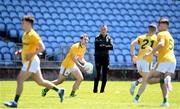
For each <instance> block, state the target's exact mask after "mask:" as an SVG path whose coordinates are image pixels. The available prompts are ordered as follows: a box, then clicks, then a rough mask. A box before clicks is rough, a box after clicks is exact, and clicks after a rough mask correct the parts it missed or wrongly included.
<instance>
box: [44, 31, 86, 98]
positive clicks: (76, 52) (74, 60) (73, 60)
mask: <svg viewBox="0 0 180 109" xmlns="http://www.w3.org/2000/svg"><path fill="white" fill-rule="evenodd" d="M88 41H89V38H88V36H87V34H83V35H82V36H81V37H80V42H78V43H75V44H73V45H72V46H71V48H70V50H69V52H68V54H67V56H66V58H65V59H64V60H63V62H62V64H61V68H60V72H59V77H58V79H57V80H54V81H53V83H54V84H56V85H58V84H61V83H63V82H64V81H65V80H66V78H67V77H68V76H69V74H72V75H73V76H74V77H75V78H76V81H75V83H74V85H73V87H72V91H71V94H70V96H72V97H73V96H75V91H76V90H77V89H78V88H79V86H80V84H81V82H82V80H83V79H84V78H83V75H82V73H81V71H80V69H84V68H83V65H84V64H85V62H86V61H85V59H84V54H85V52H86V45H87V43H88ZM79 68H80V69H79ZM48 91H49V89H48V88H45V89H43V90H42V96H46V93H47V92H48Z"/></svg>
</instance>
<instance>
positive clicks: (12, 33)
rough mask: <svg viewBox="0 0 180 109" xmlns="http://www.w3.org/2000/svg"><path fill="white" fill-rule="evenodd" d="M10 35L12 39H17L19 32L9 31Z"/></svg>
mask: <svg viewBox="0 0 180 109" xmlns="http://www.w3.org/2000/svg"><path fill="white" fill-rule="evenodd" d="M9 35H10V37H11V38H17V37H18V33H17V30H15V29H11V30H9Z"/></svg>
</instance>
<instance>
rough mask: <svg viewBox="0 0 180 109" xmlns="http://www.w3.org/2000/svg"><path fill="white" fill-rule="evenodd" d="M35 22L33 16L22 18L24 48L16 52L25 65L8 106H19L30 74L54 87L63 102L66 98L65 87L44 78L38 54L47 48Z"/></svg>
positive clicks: (46, 85) (39, 82)
mask: <svg viewBox="0 0 180 109" xmlns="http://www.w3.org/2000/svg"><path fill="white" fill-rule="evenodd" d="M33 23H34V18H33V16H24V17H23V18H22V28H23V30H24V34H23V37H22V50H19V51H16V52H15V54H16V55H19V54H21V57H22V63H23V66H22V68H21V71H20V73H19V75H18V77H17V87H16V96H15V98H14V100H13V101H10V102H5V103H4V105H6V106H8V107H17V103H18V101H19V97H20V95H21V93H22V91H23V84H24V81H25V80H27V79H28V78H29V77H30V76H32V79H33V80H34V81H35V82H36V83H37V84H38V85H40V86H44V87H47V88H49V89H53V90H54V91H56V92H57V93H58V95H59V96H60V99H61V102H62V101H63V99H64V89H59V88H57V87H56V86H55V85H54V84H53V83H51V82H50V81H48V80H45V79H43V77H42V74H41V70H40V60H39V57H38V56H37V54H38V53H41V52H43V51H44V50H45V46H44V44H43V42H42V40H41V38H40V36H39V35H38V34H37V33H36V32H35V31H34V29H33V28H32V26H33Z"/></svg>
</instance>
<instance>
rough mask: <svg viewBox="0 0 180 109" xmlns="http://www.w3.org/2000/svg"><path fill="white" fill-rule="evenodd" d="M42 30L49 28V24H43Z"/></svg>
mask: <svg viewBox="0 0 180 109" xmlns="http://www.w3.org/2000/svg"><path fill="white" fill-rule="evenodd" d="M41 30H44V31H46V30H49V26H48V25H42V24H41Z"/></svg>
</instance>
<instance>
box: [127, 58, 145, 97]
mask: <svg viewBox="0 0 180 109" xmlns="http://www.w3.org/2000/svg"><path fill="white" fill-rule="evenodd" d="M136 67H137V70H138V72H142V67H143V63H142V61H141V60H139V61H137V62H136ZM141 82H142V78H139V79H138V80H136V81H132V82H131V87H130V89H129V92H130V94H131V95H134V91H135V89H136V86H138V84H139V83H141Z"/></svg>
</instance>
